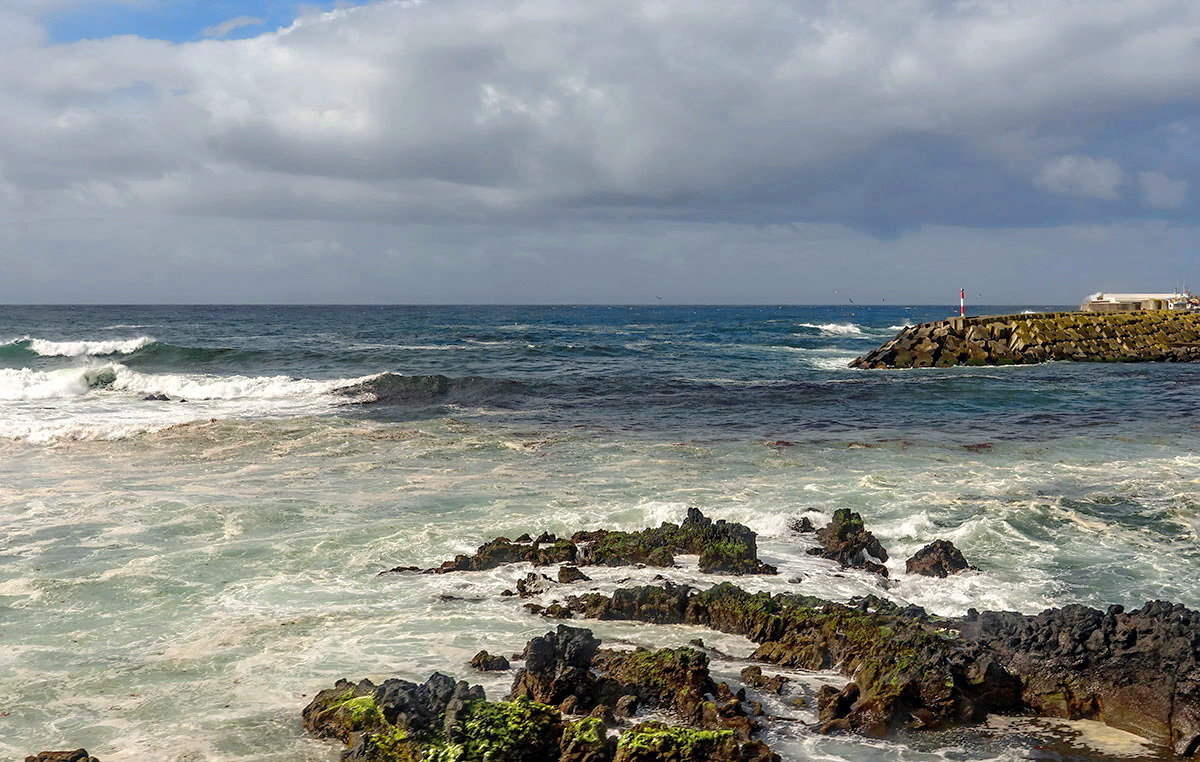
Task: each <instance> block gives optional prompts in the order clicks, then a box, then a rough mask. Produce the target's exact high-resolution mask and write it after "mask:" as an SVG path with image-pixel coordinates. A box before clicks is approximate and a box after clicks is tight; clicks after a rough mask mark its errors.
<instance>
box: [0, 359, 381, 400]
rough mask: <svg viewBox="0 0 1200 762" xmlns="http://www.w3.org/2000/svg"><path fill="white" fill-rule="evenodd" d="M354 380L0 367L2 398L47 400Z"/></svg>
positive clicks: (225, 392) (234, 395)
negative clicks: (91, 394) (96, 392)
mask: <svg viewBox="0 0 1200 762" xmlns="http://www.w3.org/2000/svg"><path fill="white" fill-rule="evenodd" d="M356 382H357V379H349V380H348V379H337V380H333V381H319V380H312V379H295V378H291V377H289V376H207V375H200V374H182V373H153V374H151V373H139V372H137V371H135V370H131V369H129V368H128V367H126V366H124V365H122V364H120V363H109V364H105V365H95V366H89V367H81V368H61V369H58V370H33V369H30V368H21V369H19V370H15V369H0V400H48V399H63V398H71V397H81V396H83V395H85V394H87V393H88V392H90V391H92V390H97V389H104V390H110V391H123V392H134V393H137V394H165V395H169V396H174V397H181V398H185V399H194V400H235V399H252V398H260V399H277V398H281V397H311V396H314V395H321V394H328V393H329V392H331V391H333V390H335V389H337V388H339V387H340V386H345V385H347V384H351V383H356Z"/></svg>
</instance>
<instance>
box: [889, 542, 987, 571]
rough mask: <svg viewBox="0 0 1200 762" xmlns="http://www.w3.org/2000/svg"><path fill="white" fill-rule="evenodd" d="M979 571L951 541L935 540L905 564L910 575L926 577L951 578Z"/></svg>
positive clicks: (905, 568)
mask: <svg viewBox="0 0 1200 762" xmlns="http://www.w3.org/2000/svg"><path fill="white" fill-rule="evenodd" d="M968 569H969V570H972V571H979V569H978V568H976V567H974V566H971V565H970V564H969V563H967V559H966V558H964V557H963V554H962V551H961V550H959V549H958V548H956V547H954V543H952V542H950V541H949V540H934V541H933V542H931V543H929V544H928V545H926V546H925V547H923V548H921V549H920V550H918V551H917V552H916V553H914V554H913V557H912V558H910V559H908V561H906V562H905V564H904V570H905V571H906V572H907V573H909V574H922V575H924V576H926V577H949V576H950V575H951V574H958V573H959V572H961V571H967V570H968Z"/></svg>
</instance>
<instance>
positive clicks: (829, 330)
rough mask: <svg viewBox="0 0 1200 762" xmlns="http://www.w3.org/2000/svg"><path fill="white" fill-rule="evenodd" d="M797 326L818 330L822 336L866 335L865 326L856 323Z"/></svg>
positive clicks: (803, 324)
mask: <svg viewBox="0 0 1200 762" xmlns="http://www.w3.org/2000/svg"><path fill="white" fill-rule="evenodd" d="M797 327H798V328H807V329H808V330H809V331H817V332H819V333H820V335H822V336H866V333H865V332H864V331H863V327H862V326H860V325H858V324H856V323H801V324H800V325H799V326H797Z"/></svg>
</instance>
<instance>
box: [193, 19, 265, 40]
mask: <svg viewBox="0 0 1200 762" xmlns="http://www.w3.org/2000/svg"><path fill="white" fill-rule="evenodd" d="M264 23H266V22H265V21H263V20H262V19H260V18H255V17H254V16H238V17H236V18H231V19H226V20H225V21H222V22H221V23H220V24H213V25H212V26H208V27H205V28H204V31H203V32H202V34H203V35H204V36H205V37H216V38H218V39H220V38H223V37H228V36H229V34H230V33H231V32H233V31H235V30H238V29H244V28H246V27H248V26H262V25H263V24H264Z"/></svg>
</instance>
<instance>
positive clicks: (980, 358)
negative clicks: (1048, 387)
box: [850, 310, 1200, 368]
mask: <svg viewBox="0 0 1200 762" xmlns="http://www.w3.org/2000/svg"><path fill="white" fill-rule="evenodd" d="M1050 360H1072V361H1076V362H1194V361H1197V360H1200V314H1194V313H1186V312H1168V311H1165V310H1164V311H1147V312H1111V313H1094V312H1047V313H1035V314H1019V315H994V316H983V317H956V318H950V319H948V320H939V321H936V322H932V323H922V324H920V325H914V326H909V327H907V328H905V329H903V330H902V331H900V333H899V334H897V335H896V337H895V338H894V339H891V340H890V341H888V342H887V343H885V344H883V345H882V346H880V347H879V348H878V349H875V350H872V351H871V352H868V353H867V354H865V355H863V356H862V357H859V358H858V359H856V360H854V361H853V362H851V363H850V366H851V367H853V368H946V367H950V366H952V365H1016V364H1027V363H1039V362H1048V361H1050Z"/></svg>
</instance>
